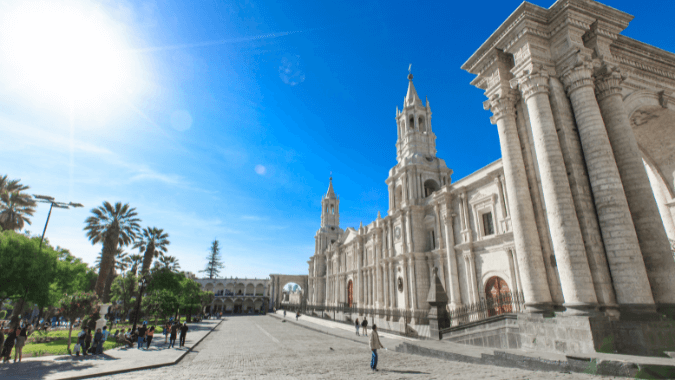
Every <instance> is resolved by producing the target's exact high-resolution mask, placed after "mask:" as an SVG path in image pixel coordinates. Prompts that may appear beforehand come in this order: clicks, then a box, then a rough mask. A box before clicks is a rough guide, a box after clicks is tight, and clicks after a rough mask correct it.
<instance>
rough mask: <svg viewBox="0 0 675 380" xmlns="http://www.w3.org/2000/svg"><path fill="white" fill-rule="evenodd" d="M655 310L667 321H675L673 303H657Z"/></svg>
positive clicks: (674, 306)
mask: <svg viewBox="0 0 675 380" xmlns="http://www.w3.org/2000/svg"><path fill="white" fill-rule="evenodd" d="M656 310H657V312H658V313H659V314H661V315H663V316H665V317H666V318H668V319H675V304H673V303H659V304H657V305H656Z"/></svg>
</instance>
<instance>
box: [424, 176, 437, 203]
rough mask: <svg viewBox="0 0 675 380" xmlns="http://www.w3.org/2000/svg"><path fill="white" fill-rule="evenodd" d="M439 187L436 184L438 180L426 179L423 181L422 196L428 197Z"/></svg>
mask: <svg viewBox="0 0 675 380" xmlns="http://www.w3.org/2000/svg"><path fill="white" fill-rule="evenodd" d="M438 189H440V187H439V186H438V182H436V180H433V179H428V180H426V181H424V197H425V198H426V197H428V196H429V195H431V194H433V193H434V192H435V191H438Z"/></svg>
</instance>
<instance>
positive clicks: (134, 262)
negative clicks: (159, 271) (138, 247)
mask: <svg viewBox="0 0 675 380" xmlns="http://www.w3.org/2000/svg"><path fill="white" fill-rule="evenodd" d="M126 261H127V264H128V265H129V267H130V268H131V269H130V271H131V272H132V273H133V274H134V276H136V275H137V274H138V267H139V266H140V265H141V264H142V263H143V255H138V254H132V255H129V256H128V257H127V258H126Z"/></svg>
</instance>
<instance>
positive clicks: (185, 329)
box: [178, 322, 189, 347]
mask: <svg viewBox="0 0 675 380" xmlns="http://www.w3.org/2000/svg"><path fill="white" fill-rule="evenodd" d="M188 330H189V328H188V325H187V322H186V323H183V326H181V328H180V339H179V340H178V347H183V346H185V337H186V336H187V332H188Z"/></svg>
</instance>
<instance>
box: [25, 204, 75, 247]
mask: <svg viewBox="0 0 675 380" xmlns="http://www.w3.org/2000/svg"><path fill="white" fill-rule="evenodd" d="M33 198H35V201H36V202H40V203H49V204H50V206H49V213H48V214H47V222H45V228H44V229H43V230H42V238H41V239H40V250H42V242H43V241H44V240H45V233H46V232H47V225H48V224H49V218H50V217H51V216H52V208H54V206H56V207H57V208H65V209H66V210H68V209H70V208H71V207H84V206H83V205H82V203H73V202H68V203H66V202H57V201H55V200H54V197H50V196H48V195H36V194H33Z"/></svg>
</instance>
